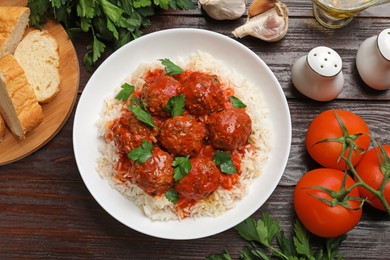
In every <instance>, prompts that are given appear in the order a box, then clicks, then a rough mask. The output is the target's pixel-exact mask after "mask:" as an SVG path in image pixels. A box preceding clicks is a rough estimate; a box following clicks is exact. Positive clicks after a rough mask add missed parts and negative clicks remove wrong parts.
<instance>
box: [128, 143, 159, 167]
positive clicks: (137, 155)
mask: <svg viewBox="0 0 390 260" xmlns="http://www.w3.org/2000/svg"><path fill="white" fill-rule="evenodd" d="M152 148H153V144H152V142H148V140H146V139H142V144H141V145H139V146H137V147H136V148H135V149H133V150H132V151H131V152H130V153H129V154H128V155H127V157H129V158H130V159H132V160H133V161H135V162H136V163H138V164H144V163H145V162H146V161H147V160H148V159H149V158H150V157H152V156H153V153H152Z"/></svg>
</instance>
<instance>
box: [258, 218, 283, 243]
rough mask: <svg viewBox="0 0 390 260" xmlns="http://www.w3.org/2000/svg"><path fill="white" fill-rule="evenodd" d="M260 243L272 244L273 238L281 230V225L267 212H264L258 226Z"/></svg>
mask: <svg viewBox="0 0 390 260" xmlns="http://www.w3.org/2000/svg"><path fill="white" fill-rule="evenodd" d="M256 230H257V233H258V234H259V238H260V241H259V242H260V243H262V244H263V245H266V246H271V240H272V239H273V238H274V236H275V235H276V234H277V233H278V232H279V230H280V225H279V223H278V222H276V221H275V220H274V219H273V218H271V216H270V215H269V214H267V213H262V214H261V216H260V219H259V220H258V221H257V227H256Z"/></svg>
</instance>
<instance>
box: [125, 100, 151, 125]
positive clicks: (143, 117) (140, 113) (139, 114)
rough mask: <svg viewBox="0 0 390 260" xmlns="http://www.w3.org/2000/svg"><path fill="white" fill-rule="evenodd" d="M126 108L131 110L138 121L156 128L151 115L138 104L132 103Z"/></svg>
mask: <svg viewBox="0 0 390 260" xmlns="http://www.w3.org/2000/svg"><path fill="white" fill-rule="evenodd" d="M127 109H128V110H129V111H132V112H133V113H134V115H135V117H136V118H137V119H138V120H139V121H141V122H143V123H145V124H147V125H149V126H151V127H153V128H157V126H156V124H155V123H154V120H153V117H152V116H151V115H150V114H149V113H148V112H146V111H145V110H143V109H142V108H141V107H140V106H137V105H132V106H129V107H128V108H127Z"/></svg>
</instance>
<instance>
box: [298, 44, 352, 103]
mask: <svg viewBox="0 0 390 260" xmlns="http://www.w3.org/2000/svg"><path fill="white" fill-rule="evenodd" d="M341 69H342V60H341V57H340V55H338V53H337V52H335V51H334V50H333V49H331V48H329V47H325V46H318V47H315V48H313V49H312V50H310V51H309V53H308V54H307V55H305V56H303V57H300V58H299V59H298V60H297V61H296V62H295V63H294V65H293V67H292V72H291V79H292V82H293V84H294V86H295V87H296V88H297V89H298V90H299V92H301V93H302V94H303V95H305V96H307V97H309V98H312V99H314V100H318V101H329V100H332V99H334V98H336V97H337V96H338V95H339V94H340V92H341V90H342V89H343V87H344V75H343V72H342V71H341Z"/></svg>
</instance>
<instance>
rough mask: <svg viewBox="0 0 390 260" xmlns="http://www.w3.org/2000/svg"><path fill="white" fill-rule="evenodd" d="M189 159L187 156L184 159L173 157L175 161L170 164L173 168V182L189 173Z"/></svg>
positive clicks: (190, 166)
mask: <svg viewBox="0 0 390 260" xmlns="http://www.w3.org/2000/svg"><path fill="white" fill-rule="evenodd" d="M189 158H190V156H189V155H187V156H186V157H175V160H174V161H173V162H172V166H173V167H174V168H175V169H174V170H173V178H174V179H175V181H179V180H180V179H181V178H183V177H184V176H186V175H187V174H188V173H189V172H190V171H191V168H192V164H191V162H190V159H189Z"/></svg>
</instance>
